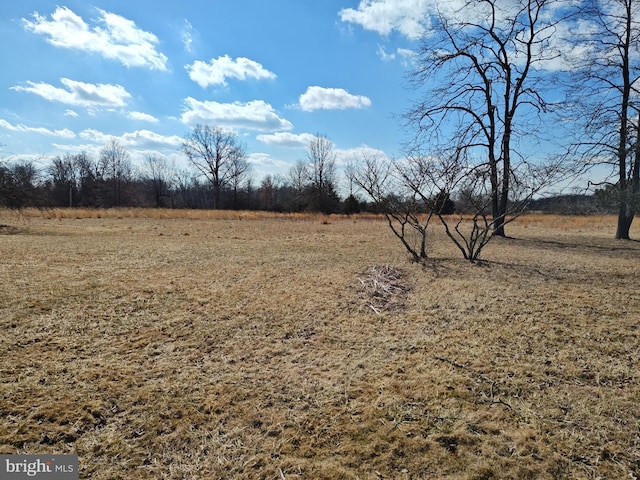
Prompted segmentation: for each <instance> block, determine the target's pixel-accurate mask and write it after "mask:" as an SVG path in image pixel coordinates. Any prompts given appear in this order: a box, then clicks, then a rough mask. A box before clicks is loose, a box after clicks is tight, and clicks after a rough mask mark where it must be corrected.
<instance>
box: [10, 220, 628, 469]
mask: <svg viewBox="0 0 640 480" xmlns="http://www.w3.org/2000/svg"><path fill="white" fill-rule="evenodd" d="M99 213H100V212H99ZM96 216H97V213H96V212H93V213H90V212H88V211H70V212H68V211H64V210H61V211H52V212H45V213H40V212H25V213H24V214H23V215H20V216H17V215H15V214H13V213H10V212H0V224H3V227H0V233H4V234H2V235H0V253H1V255H0V282H1V285H2V296H1V297H0V453H78V455H79V458H80V467H81V471H80V478H91V479H123V480H124V479H143V478H144V479H147V478H148V479H156V478H166V479H183V478H184V479H214V478H220V479H222V478H225V479H240V478H257V479H269V480H282V479H283V478H284V479H286V480H289V479H297V478H298V479H302V478H304V479H432V478H449V479H490V478H498V479H499V478H519V479H523V478H531V479H539V478H540V479H555V478H585V479H596V478H615V479H634V478H640V368H639V363H640V288H639V285H640V283H639V280H640V278H639V274H640V243H638V242H621V241H616V240H613V239H612V237H613V234H614V232H615V219H614V218H612V217H584V218H583V217H580V218H576V217H557V216H545V217H543V216H527V217H524V218H522V219H520V220H519V221H518V222H516V223H515V224H513V225H509V228H508V233H509V234H510V235H513V236H514V237H515V238H513V239H497V240H496V241H495V242H493V243H491V244H490V245H489V246H488V247H487V248H486V249H485V251H484V253H483V258H485V259H486V260H487V261H486V262H484V263H482V264H481V265H472V264H470V263H468V262H465V261H464V260H463V259H462V258H461V257H460V255H459V253H458V252H457V251H456V250H455V247H454V246H453V245H452V244H450V243H449V242H448V240H446V238H445V237H444V235H443V234H442V233H441V232H440V230H439V229H437V230H435V231H434V234H433V244H432V245H431V247H430V250H429V253H430V255H431V259H430V260H429V261H428V262H427V264H426V266H424V267H422V266H420V265H418V264H414V263H410V262H409V260H408V257H407V255H406V254H405V252H404V251H403V249H402V247H401V245H400V244H399V242H397V240H396V239H395V238H394V237H393V236H392V234H391V233H390V231H389V229H388V228H387V226H386V224H385V222H384V221H382V220H380V219H376V218H373V217H354V218H344V217H320V216H277V215H266V214H255V213H251V212H243V213H237V212H228V213H224V214H218V216H216V215H215V214H213V213H209V214H205V213H198V212H171V211H160V212H152V211H135V210H131V211H110V212H101V213H100V218H96ZM632 235H634V236H635V238H638V237H640V229H639V228H638V222H637V221H636V223H635V225H634V230H633V231H632Z"/></svg>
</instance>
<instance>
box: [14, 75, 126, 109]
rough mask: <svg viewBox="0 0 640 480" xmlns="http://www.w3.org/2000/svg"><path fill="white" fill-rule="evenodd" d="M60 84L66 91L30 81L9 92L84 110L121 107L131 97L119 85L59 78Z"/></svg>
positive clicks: (47, 84)
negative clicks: (30, 95)
mask: <svg viewBox="0 0 640 480" xmlns="http://www.w3.org/2000/svg"><path fill="white" fill-rule="evenodd" d="M60 82H61V83H62V84H63V85H64V86H65V87H66V88H67V89H66V90H65V89H63V88H58V87H54V86H53V85H51V84H49V83H44V82H39V83H35V82H31V81H28V82H25V85H16V86H14V87H11V90H16V91H18V92H29V93H35V94H36V95H39V96H41V97H42V98H44V99H45V100H49V101H50V102H60V103H66V104H67V105H73V106H76V107H85V108H100V107H102V108H105V107H106V108H111V107H123V106H125V105H126V101H125V100H126V99H127V98H129V97H131V94H130V93H129V92H127V91H126V90H125V88H124V87H123V86H121V85H110V84H105V83H97V84H94V83H84V82H77V81H75V80H70V79H68V78H61V79H60Z"/></svg>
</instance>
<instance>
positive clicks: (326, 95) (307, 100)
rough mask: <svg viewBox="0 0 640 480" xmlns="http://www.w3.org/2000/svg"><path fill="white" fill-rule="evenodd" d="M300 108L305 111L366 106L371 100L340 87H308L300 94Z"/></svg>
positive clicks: (369, 104)
mask: <svg viewBox="0 0 640 480" xmlns="http://www.w3.org/2000/svg"><path fill="white" fill-rule="evenodd" d="M299 102H300V108H301V109H302V110H304V111H306V112H311V111H313V110H346V109H349V108H366V107H369V106H371V100H370V99H369V98H368V97H365V96H362V95H352V94H350V93H349V92H347V91H346V90H344V89H342V88H323V87H309V88H307V91H306V92H305V93H303V94H302V95H300V100H299Z"/></svg>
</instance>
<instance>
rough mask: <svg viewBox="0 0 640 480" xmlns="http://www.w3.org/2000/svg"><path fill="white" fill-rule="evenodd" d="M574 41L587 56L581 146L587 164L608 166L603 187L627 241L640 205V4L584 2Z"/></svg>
mask: <svg viewBox="0 0 640 480" xmlns="http://www.w3.org/2000/svg"><path fill="white" fill-rule="evenodd" d="M580 7H581V9H580V14H581V21H580V22H578V23H576V26H575V30H574V32H573V33H574V38H575V39H576V41H577V42H579V43H580V44H581V46H582V51H583V52H584V55H583V56H582V57H581V59H580V60H581V61H580V62H579V65H578V66H579V69H578V73H579V78H580V80H581V81H579V82H577V85H578V87H579V88H578V92H579V101H578V102H576V105H577V106H578V108H579V109H580V111H579V115H580V117H581V118H582V119H583V120H584V127H585V128H584V133H585V135H584V136H583V138H581V139H580V141H579V142H578V146H579V148H580V150H581V153H582V154H583V156H585V157H586V158H588V159H589V163H591V164H597V165H608V166H609V167H610V168H611V175H610V176H609V177H608V178H607V180H606V181H605V182H603V183H605V184H608V185H607V186H608V189H609V190H612V191H613V192H614V194H615V195H614V197H615V198H614V202H615V204H616V205H617V207H618V225H617V230H616V238H617V239H626V240H628V239H629V230H630V228H631V224H632V222H633V219H634V217H635V214H636V212H637V211H638V208H639V206H640V205H639V204H640V140H639V139H640V133H639V127H640V126H639V122H640V100H639V95H640V55H639V54H638V52H639V51H640V4H639V3H638V2H637V1H636V0H585V1H584V2H582V3H581V5H580Z"/></svg>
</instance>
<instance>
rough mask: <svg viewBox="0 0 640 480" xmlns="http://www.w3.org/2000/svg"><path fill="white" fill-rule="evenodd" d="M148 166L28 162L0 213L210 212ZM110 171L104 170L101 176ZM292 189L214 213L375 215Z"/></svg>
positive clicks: (536, 206)
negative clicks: (134, 209)
mask: <svg viewBox="0 0 640 480" xmlns="http://www.w3.org/2000/svg"><path fill="white" fill-rule="evenodd" d="M157 160H158V159H149V162H148V164H147V165H146V166H145V168H141V169H140V170H139V171H134V169H133V168H131V167H130V165H124V166H122V165H121V166H119V168H118V166H116V168H114V166H113V165H112V166H109V165H101V164H100V162H96V161H93V160H92V159H91V158H90V157H89V156H88V155H86V154H84V153H83V154H77V155H72V156H65V157H56V158H54V159H52V160H51V162H50V164H49V165H47V166H45V167H44V168H38V167H36V165H35V164H34V163H32V162H24V161H22V162H16V163H11V162H5V163H2V164H0V206H2V207H7V208H12V209H19V208H25V207H36V208H47V207H85V208H111V207H146V208H149V207H151V208H154V207H158V208H189V209H211V208H214V200H213V195H212V191H211V184H210V183H209V182H207V181H206V180H203V179H201V178H199V177H198V175H197V174H196V173H195V172H189V171H177V170H175V169H172V168H165V167H166V164H164V163H161V162H159V161H157ZM109 167H111V168H109ZM299 180H300V179H299V178H298V181H292V180H291V179H289V178H287V177H286V176H274V175H267V176H266V177H265V178H263V179H262V180H261V181H260V182H254V181H253V180H252V179H247V180H245V181H244V182H243V183H242V184H235V185H230V186H227V187H224V188H223V189H222V191H221V194H220V205H219V208H221V209H237V210H265V211H277V212H304V211H311V212H323V213H347V214H351V213H358V212H361V211H370V212H375V211H376V207H375V206H374V205H373V204H371V203H369V202H367V201H366V200H365V199H363V198H361V197H359V196H358V195H357V194H349V195H347V196H346V197H340V196H339V195H338V193H337V192H336V190H335V188H333V187H332V188H331V189H330V190H329V191H325V192H318V191H317V189H316V188H315V187H314V184H313V182H300V181H299ZM614 192H615V190H614V189H603V190H599V191H597V192H596V193H595V194H594V195H560V196H553V197H547V198H540V199H534V200H532V201H531V203H530V205H529V210H530V211H539V212H547V213H558V214H567V215H588V214H600V213H614V212H615V211H616V207H615V205H616V204H615V201H614V199H613V198H611V197H612V195H613V194H614ZM444 209H445V210H444V213H454V212H457V213H465V211H466V208H465V204H464V202H463V201H462V200H460V199H458V198H457V196H456V194H455V192H452V193H451V194H446V201H445V203H444Z"/></svg>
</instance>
